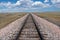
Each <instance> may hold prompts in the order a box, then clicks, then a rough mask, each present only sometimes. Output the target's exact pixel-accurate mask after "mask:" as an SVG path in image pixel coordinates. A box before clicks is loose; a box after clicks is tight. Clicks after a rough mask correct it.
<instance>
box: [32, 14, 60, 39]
mask: <svg viewBox="0 0 60 40" xmlns="http://www.w3.org/2000/svg"><path fill="white" fill-rule="evenodd" d="M32 16H33V18H34V20H35V22H36V25H37V26H38V28H39V31H40V33H41V35H42V37H43V38H44V40H60V29H59V26H57V25H55V24H53V23H51V22H49V21H47V20H45V19H43V18H40V17H38V16H36V15H34V14H32Z"/></svg>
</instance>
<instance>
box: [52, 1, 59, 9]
mask: <svg viewBox="0 0 60 40" xmlns="http://www.w3.org/2000/svg"><path fill="white" fill-rule="evenodd" d="M51 2H52V5H53V6H55V7H57V8H60V0H51Z"/></svg>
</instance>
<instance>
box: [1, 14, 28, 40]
mask: <svg viewBox="0 0 60 40" xmlns="http://www.w3.org/2000/svg"><path fill="white" fill-rule="evenodd" d="M27 16H28V14H27V15H25V16H24V17H22V18H20V19H17V20H16V21H14V22H12V23H10V24H9V25H7V26H6V27H5V28H2V29H0V40H14V39H15V38H16V36H17V34H18V33H19V31H20V29H21V27H22V25H23V23H24V21H25V19H26V18H27Z"/></svg>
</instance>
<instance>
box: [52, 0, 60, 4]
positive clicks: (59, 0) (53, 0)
mask: <svg viewBox="0 0 60 40" xmlns="http://www.w3.org/2000/svg"><path fill="white" fill-rule="evenodd" d="M51 2H52V3H53V4H56V3H59V2H60V0H51Z"/></svg>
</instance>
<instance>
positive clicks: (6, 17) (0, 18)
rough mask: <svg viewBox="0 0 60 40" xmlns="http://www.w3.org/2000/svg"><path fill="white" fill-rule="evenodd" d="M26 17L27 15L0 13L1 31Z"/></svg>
mask: <svg viewBox="0 0 60 40" xmlns="http://www.w3.org/2000/svg"><path fill="white" fill-rule="evenodd" d="M24 15H25V13H0V29H1V28H3V27H5V26H6V25H7V24H9V23H11V22H13V21H15V20H16V19H18V18H20V17H22V16H24Z"/></svg>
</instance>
